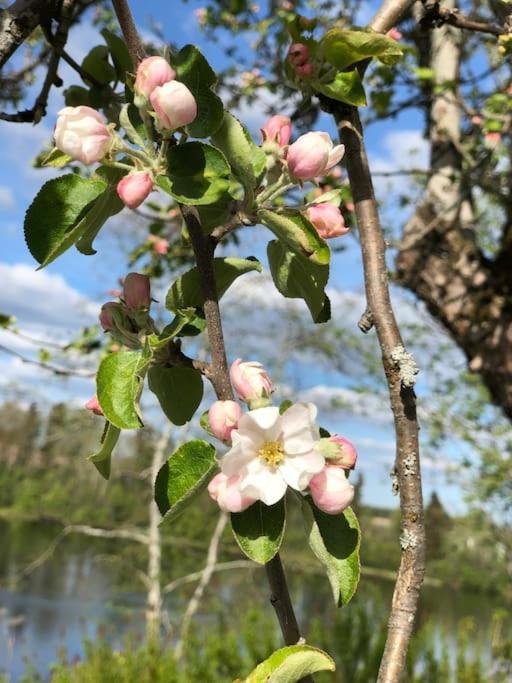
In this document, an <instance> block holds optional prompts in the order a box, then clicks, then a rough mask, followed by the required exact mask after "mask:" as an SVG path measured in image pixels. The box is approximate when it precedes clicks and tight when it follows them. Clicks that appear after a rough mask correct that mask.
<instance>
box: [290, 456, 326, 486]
mask: <svg viewBox="0 0 512 683" xmlns="http://www.w3.org/2000/svg"><path fill="white" fill-rule="evenodd" d="M324 465H325V459H324V457H323V455H321V454H320V453H319V452H318V451H315V450H314V451H311V452H310V453H308V454H306V455H296V456H295V457H293V458H286V459H285V461H284V462H283V463H282V464H281V465H280V466H279V470H280V471H281V474H282V475H283V479H284V480H285V481H286V483H287V484H288V486H291V487H292V489H295V490H296V491H304V489H305V488H307V487H308V484H309V482H310V481H311V479H312V477H314V475H315V474H318V472H321V471H322V470H323V468H324Z"/></svg>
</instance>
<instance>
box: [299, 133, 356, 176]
mask: <svg viewBox="0 0 512 683" xmlns="http://www.w3.org/2000/svg"><path fill="white" fill-rule="evenodd" d="M344 153H345V147H344V146H343V145H336V147H334V146H333V144H332V140H331V138H330V136H329V134H328V133H317V132H311V133H306V134H305V135H301V136H300V137H299V138H298V140H296V141H295V142H294V143H293V145H290V147H289V148H288V152H287V155H286V160H287V162H288V169H289V171H290V173H291V174H292V176H294V177H295V178H298V179H299V180H311V179H312V178H315V177H316V176H321V175H325V172H326V171H328V170H329V169H330V168H332V167H333V166H336V164H338V163H339V162H340V161H341V159H342V157H343V155H344Z"/></svg>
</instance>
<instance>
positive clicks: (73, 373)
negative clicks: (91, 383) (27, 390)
mask: <svg viewBox="0 0 512 683" xmlns="http://www.w3.org/2000/svg"><path fill="white" fill-rule="evenodd" d="M0 351H3V352H4V353H8V354H9V355H11V356H14V357H15V358H19V359H20V360H21V361H22V362H23V363H27V364H29V365H37V366H38V367H40V368H43V369H44V370H49V371H50V372H53V373H55V374H56V375H60V376H61V377H94V375H95V374H96V373H95V372H89V370H85V371H84V372H80V370H70V369H68V368H62V367H60V366H58V365H52V364H51V363H45V362H44V361H41V360H35V358H27V357H26V356H24V355H23V354H21V353H18V351H14V349H9V348H8V347H7V346H4V345H3V344H0Z"/></svg>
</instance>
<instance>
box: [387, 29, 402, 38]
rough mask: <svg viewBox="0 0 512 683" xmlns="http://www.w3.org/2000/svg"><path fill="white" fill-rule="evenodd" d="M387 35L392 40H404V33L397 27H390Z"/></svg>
mask: <svg viewBox="0 0 512 683" xmlns="http://www.w3.org/2000/svg"><path fill="white" fill-rule="evenodd" d="M386 35H387V37H388V38H391V39H392V40H402V37H403V36H402V34H401V33H400V31H399V30H398V29H397V28H396V27H393V28H391V29H389V31H388V32H387V33H386Z"/></svg>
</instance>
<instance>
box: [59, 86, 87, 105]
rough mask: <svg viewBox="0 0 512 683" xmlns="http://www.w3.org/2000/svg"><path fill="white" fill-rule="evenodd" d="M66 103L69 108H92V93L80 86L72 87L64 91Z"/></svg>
mask: <svg viewBox="0 0 512 683" xmlns="http://www.w3.org/2000/svg"><path fill="white" fill-rule="evenodd" d="M64 102H65V103H66V106H67V107H80V105H85V106H87V107H90V106H91V97H90V91H89V90H88V89H87V88H82V87H81V86H79V85H70V86H69V88H66V90H64Z"/></svg>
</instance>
